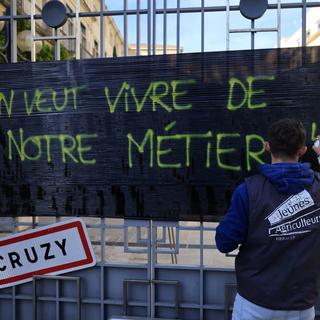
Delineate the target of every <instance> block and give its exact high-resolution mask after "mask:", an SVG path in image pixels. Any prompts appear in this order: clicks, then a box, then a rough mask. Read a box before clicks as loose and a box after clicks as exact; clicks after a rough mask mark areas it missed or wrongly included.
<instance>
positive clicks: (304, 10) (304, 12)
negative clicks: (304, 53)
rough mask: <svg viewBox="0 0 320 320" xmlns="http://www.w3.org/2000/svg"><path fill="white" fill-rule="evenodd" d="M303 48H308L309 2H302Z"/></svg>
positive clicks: (304, 0)
mask: <svg viewBox="0 0 320 320" xmlns="http://www.w3.org/2000/svg"><path fill="white" fill-rule="evenodd" d="M301 13H302V28H301V30H302V37H301V39H302V46H303V47H306V46H307V0H302V12H301Z"/></svg>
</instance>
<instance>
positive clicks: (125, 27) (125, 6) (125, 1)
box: [123, 0, 128, 57]
mask: <svg viewBox="0 0 320 320" xmlns="http://www.w3.org/2000/svg"><path fill="white" fill-rule="evenodd" d="M127 11H128V0H123V49H124V56H125V57H126V56H127V55H128V12H127Z"/></svg>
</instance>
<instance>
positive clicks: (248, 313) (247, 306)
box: [232, 294, 315, 320]
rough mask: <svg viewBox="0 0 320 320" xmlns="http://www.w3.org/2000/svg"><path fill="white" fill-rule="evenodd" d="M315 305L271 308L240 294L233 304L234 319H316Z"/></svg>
mask: <svg viewBox="0 0 320 320" xmlns="http://www.w3.org/2000/svg"><path fill="white" fill-rule="evenodd" d="M314 317H315V311H314V307H312V308H310V309H306V310H300V311H284V310H271V309H266V308H263V307H260V306H258V305H256V304H254V303H252V302H250V301H248V300H246V299H244V298H243V297H241V296H240V295H239V294H237V295H236V299H235V302H234V306H233V313H232V320H314Z"/></svg>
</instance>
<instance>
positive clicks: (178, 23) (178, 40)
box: [177, 0, 181, 54]
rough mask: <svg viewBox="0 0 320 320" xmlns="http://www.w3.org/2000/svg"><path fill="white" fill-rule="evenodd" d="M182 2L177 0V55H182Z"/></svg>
mask: <svg viewBox="0 0 320 320" xmlns="http://www.w3.org/2000/svg"><path fill="white" fill-rule="evenodd" d="M180 14H181V13H180V0H177V54H178V53H180Z"/></svg>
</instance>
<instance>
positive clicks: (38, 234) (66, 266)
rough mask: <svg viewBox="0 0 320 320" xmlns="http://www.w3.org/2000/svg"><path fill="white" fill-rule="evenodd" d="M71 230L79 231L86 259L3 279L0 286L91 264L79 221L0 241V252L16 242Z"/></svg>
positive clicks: (91, 257) (89, 253)
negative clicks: (4, 247)
mask: <svg viewBox="0 0 320 320" xmlns="http://www.w3.org/2000/svg"><path fill="white" fill-rule="evenodd" d="M72 228H77V229H78V231H79V234H80V239H81V242H82V245H83V248H84V251H85V253H86V259H83V260H79V261H75V262H69V263H66V264H62V265H60V266H55V267H50V268H46V269H41V270H37V271H33V272H29V273H25V274H21V275H19V276H15V277H11V278H8V279H3V280H0V285H2V284H8V283H11V282H16V281H21V280H24V279H26V278H30V277H32V276H33V275H43V274H48V273H53V272H57V271H61V270H64V269H69V268H75V267H79V266H82V265H86V264H90V263H92V262H93V256H92V254H91V251H90V249H89V246H88V242H87V238H86V235H85V233H84V230H83V225H82V224H81V222H80V221H73V222H70V223H67V224H63V225H61V226H56V227H52V228H48V229H45V230H39V231H35V232H32V233H30V234H24V235H21V236H19V235H17V237H14V238H11V239H6V240H2V241H0V250H1V247H2V246H5V245H8V244H12V243H17V242H21V241H25V240H29V239H33V238H37V237H41V236H44V235H48V234H51V233H55V232H59V231H63V230H67V229H72Z"/></svg>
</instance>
